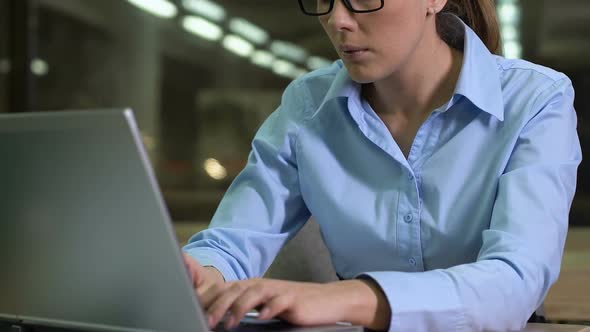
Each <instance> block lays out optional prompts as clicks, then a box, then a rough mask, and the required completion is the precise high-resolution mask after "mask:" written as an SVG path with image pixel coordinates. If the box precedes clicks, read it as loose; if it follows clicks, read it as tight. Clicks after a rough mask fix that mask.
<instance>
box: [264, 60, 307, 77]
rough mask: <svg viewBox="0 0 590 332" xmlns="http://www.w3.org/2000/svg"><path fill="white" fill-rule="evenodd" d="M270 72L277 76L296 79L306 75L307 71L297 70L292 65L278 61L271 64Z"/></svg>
mask: <svg viewBox="0 0 590 332" xmlns="http://www.w3.org/2000/svg"><path fill="white" fill-rule="evenodd" d="M272 71H273V72H274V73H275V74H277V75H279V76H283V77H286V78H291V79H296V78H298V77H299V76H301V75H304V74H306V73H307V70H305V69H301V68H298V67H297V66H295V65H294V64H293V63H291V62H289V61H285V60H280V59H279V60H276V61H275V62H273V64H272Z"/></svg>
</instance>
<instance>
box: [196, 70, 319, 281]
mask: <svg viewBox="0 0 590 332" xmlns="http://www.w3.org/2000/svg"><path fill="white" fill-rule="evenodd" d="M301 84H303V81H301V80H297V81H294V82H293V83H292V84H291V85H290V86H289V87H288V88H287V89H286V90H285V93H284V95H283V99H282V102H281V106H280V107H279V108H278V109H277V110H276V111H275V112H273V114H272V115H270V116H269V118H268V119H266V121H265V122H264V123H263V125H262V126H261V128H260V129H259V130H258V132H257V133H256V136H255V138H254V139H253V141H252V151H251V153H250V156H249V159H248V163H247V165H246V167H245V168H244V170H243V171H242V172H241V173H240V174H239V175H238V176H237V177H236V179H235V180H234V181H233V183H232V185H231V186H230V188H229V189H228V190H227V192H226V194H225V195H224V197H223V199H222V201H221V203H220V205H219V207H218V208H217V211H216V212H215V215H214V216H213V220H212V222H211V225H210V227H209V229H207V230H205V231H203V232H200V233H199V234H196V235H195V236H193V237H192V238H191V240H190V241H189V244H188V245H187V246H185V247H184V251H185V252H186V253H187V254H189V255H190V256H191V257H193V258H194V259H196V260H197V261H198V262H199V263H200V264H202V265H210V266H214V267H215V268H216V269H217V270H219V271H220V272H221V273H222V274H223V276H224V278H225V280H226V281H232V280H243V279H247V278H253V277H259V276H261V275H263V274H264V272H265V271H266V269H267V268H268V266H269V265H270V264H271V262H272V261H273V259H274V258H275V256H276V255H277V253H278V251H279V250H280V249H281V247H282V246H283V245H284V244H285V243H286V242H287V241H288V240H289V239H290V238H291V237H292V236H294V234H295V233H296V232H297V231H298V230H299V229H300V228H301V227H302V226H303V225H304V223H305V222H306V221H307V220H308V219H309V217H310V213H309V211H308V209H307V207H306V205H305V203H304V201H303V198H302V197H301V193H300V189H299V175H298V170H297V156H296V145H297V135H298V131H299V128H300V126H301V123H302V122H303V121H304V118H305V115H304V112H305V110H306V109H305V103H304V102H303V101H302V100H301V99H300V97H299V94H300V93H301V90H302V89H304V88H305V87H301V86H300V85H301Z"/></svg>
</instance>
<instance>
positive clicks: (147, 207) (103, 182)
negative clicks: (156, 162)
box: [0, 110, 208, 332]
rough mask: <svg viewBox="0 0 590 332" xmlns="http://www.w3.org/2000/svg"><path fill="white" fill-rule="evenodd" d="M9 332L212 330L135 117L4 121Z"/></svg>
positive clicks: (1, 283) (1, 165) (0, 254)
mask: <svg viewBox="0 0 590 332" xmlns="http://www.w3.org/2000/svg"><path fill="white" fill-rule="evenodd" d="M0 156H1V158H2V161H1V162H0V184H1V185H0V187H1V190H0V262H2V264H3V266H2V267H1V270H2V272H1V273H0V294H1V296H0V322H2V321H4V322H5V323H17V324H24V325H40V326H49V327H64V328H75V329H82V330H98V331H100V330H104V331H115V330H116V331H172V330H174V331H192V332H201V331H208V328H207V326H206V324H205V321H206V320H205V319H204V316H203V313H202V312H201V310H200V309H199V305H198V303H197V300H196V297H195V295H194V292H193V289H192V287H191V284H190V281H189V278H188V276H187V273H186V269H185V267H184V263H183V261H182V256H181V254H180V248H179V246H178V243H177V242H176V239H175V235H174V231H173V228H172V226H171V224H170V219H169V216H168V214H167V211H166V209H165V207H164V203H163V200H162V197H161V195H160V192H159V189H158V185H157V182H156V179H155V177H154V174H153V171H152V169H151V168H150V164H149V161H148V157H147V154H146V152H145V151H144V149H143V147H142V144H141V138H140V134H139V131H138V129H137V127H136V124H135V121H134V119H133V114H132V112H131V110H101V111H84V112H73V111H68V112H51V113H50V112H44V113H21V114H5V115H0Z"/></svg>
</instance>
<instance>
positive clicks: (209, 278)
mask: <svg viewBox="0 0 590 332" xmlns="http://www.w3.org/2000/svg"><path fill="white" fill-rule="evenodd" d="M183 258H184V264H185V265H186V268H187V269H188V272H189V275H190V277H191V280H192V283H193V288H194V289H195V293H196V294H197V296H198V297H199V299H202V298H207V297H214V296H215V295H216V294H218V293H219V292H220V291H221V290H222V289H223V288H224V287H225V285H224V284H225V280H224V278H223V275H222V274H221V273H220V272H219V271H218V270H217V269H216V268H214V267H211V266H202V265H201V264H199V263H198V262H197V261H196V260H195V259H194V258H192V257H191V256H189V255H187V254H186V253H183Z"/></svg>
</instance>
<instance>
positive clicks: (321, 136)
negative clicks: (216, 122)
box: [185, 28, 581, 332]
mask: <svg viewBox="0 0 590 332" xmlns="http://www.w3.org/2000/svg"><path fill="white" fill-rule="evenodd" d="M360 91H361V87H360V85H359V84H357V83H355V82H353V81H352V80H351V78H350V76H349V75H348V73H347V71H346V69H345V67H344V66H343V65H342V62H340V61H338V62H335V63H334V64H333V65H332V66H331V67H329V68H326V69H321V70H317V71H314V72H312V73H310V74H307V75H305V76H303V77H302V78H300V79H297V80H296V81H294V82H293V83H292V84H290V86H289V87H288V88H287V89H286V91H285V93H284V95H283V98H282V103H281V105H280V107H279V108H278V109H277V110H276V111H275V112H274V113H273V114H272V115H271V116H270V117H269V118H268V119H267V120H266V121H265V122H264V124H263V125H262V127H261V128H260V130H259V131H258V133H257V134H256V137H255V138H254V140H253V142H252V152H251V154H250V157H249V160H248V164H247V166H246V167H245V169H244V170H243V171H242V172H241V174H240V175H239V176H238V177H237V178H236V179H235V181H234V182H233V184H232V185H231V187H230V188H229V190H228V191H227V193H226V195H225V197H224V198H223V200H222V202H221V204H220V206H219V208H218V210H217V212H216V213H215V216H214V218H213V221H212V224H211V227H210V228H209V229H208V230H206V231H204V232H201V233H199V234H197V235H195V236H194V237H193V238H192V239H191V242H190V243H189V244H188V245H187V246H186V247H185V250H186V251H187V252H188V253H189V254H190V255H192V256H193V257H195V258H196V259H197V260H198V261H200V262H201V263H202V264H204V265H212V266H215V267H216V268H217V269H219V270H220V271H221V272H222V273H223V275H224V276H225V278H226V280H237V279H246V278H252V277H259V276H262V275H263V274H264V273H265V271H266V269H267V268H268V267H269V265H270V264H271V263H272V261H273V259H274V258H275V256H276V254H277V252H278V251H279V250H280V249H281V247H282V246H283V245H284V244H285V243H286V242H287V241H288V240H289V239H290V238H291V237H293V236H294V234H295V233H296V232H297V231H298V230H299V229H300V228H301V227H302V225H303V224H304V223H305V222H306V221H307V220H308V218H309V217H310V215H313V216H314V217H315V219H316V220H317V221H318V223H319V225H320V227H321V230H322V234H323V236H324V239H325V241H326V244H327V246H328V248H329V250H330V252H331V255H332V259H333V263H334V267H335V269H336V271H337V272H338V274H339V275H340V276H342V277H343V278H355V277H360V276H362V277H367V278H372V279H373V280H375V281H376V282H377V283H378V284H379V285H380V287H381V288H382V290H383V291H384V293H385V295H386V297H387V299H388V301H389V304H390V306H391V309H392V317H391V324H390V331H395V332H398V331H478V330H500V331H505V330H519V329H521V328H522V327H523V326H524V325H525V324H526V321H527V319H528V318H529V317H530V315H531V314H532V313H533V312H534V311H535V309H536V308H537V307H538V306H539V305H540V304H541V303H542V302H543V299H544V297H545V295H546V294H547V291H548V290H549V287H550V286H551V285H552V284H553V283H554V282H555V281H556V280H557V277H558V275H559V270H560V264H561V257H562V253H563V247H564V242H565V238H566V233H567V227H568V213H569V209H570V204H571V202H572V199H573V195H574V192H575V187H576V170H577V167H578V165H579V163H580V161H581V150H580V144H579V140H578V136H577V133H576V114H575V111H574V108H573V100H574V91H573V88H572V84H571V82H570V80H569V79H568V78H567V77H566V76H565V75H563V74H561V73H558V72H555V71H553V70H551V69H548V68H544V67H541V66H538V65H534V64H531V63H528V62H526V61H522V60H507V59H505V58H502V57H498V56H495V55H492V54H491V53H490V52H489V51H488V50H487V49H486V47H485V46H484V44H483V43H482V41H481V40H480V39H479V38H478V37H477V35H476V34H475V33H474V32H473V31H472V30H471V29H469V28H466V31H465V47H464V63H463V67H462V71H461V74H460V79H459V82H458V84H457V87H456V89H455V92H454V96H453V97H452V99H451V100H450V101H449V103H448V104H447V105H445V106H444V107H442V108H440V109H437V110H435V111H434V112H433V113H432V115H431V116H430V117H429V118H428V119H427V120H426V122H425V123H424V124H423V125H422V126H421V127H420V129H419V131H418V133H417V135H416V138H415V140H414V142H413V145H412V147H411V151H410V153H409V156H408V158H407V159H406V158H405V157H404V155H403V154H402V152H401V150H400V148H399V147H398V145H397V144H396V142H395V141H394V139H393V138H392V136H391V134H390V133H389V131H388V129H387V128H386V126H385V125H384V123H383V122H382V121H381V120H380V118H379V117H378V116H377V114H376V113H375V112H374V111H373V109H372V108H371V106H370V105H369V104H368V103H367V102H365V101H364V100H363V99H362V98H361V96H360Z"/></svg>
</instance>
